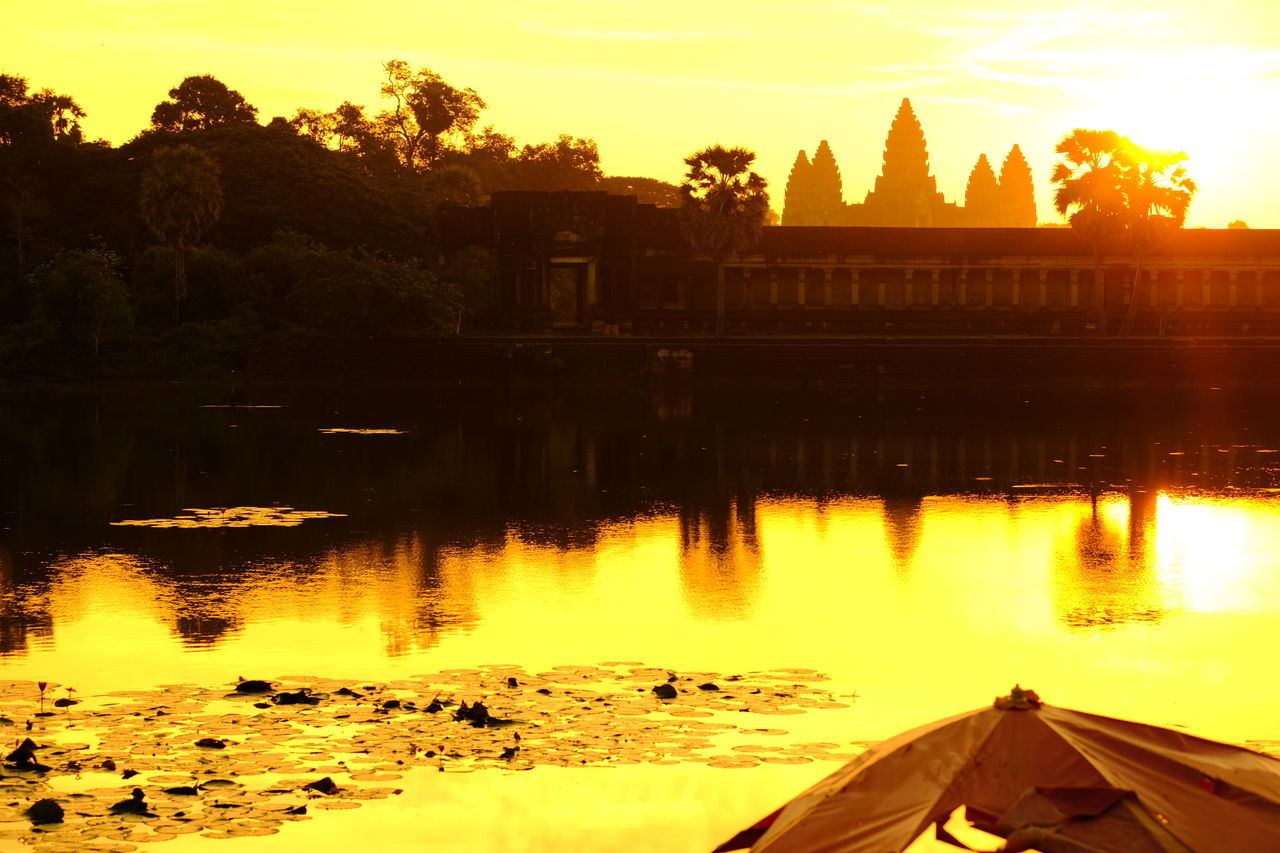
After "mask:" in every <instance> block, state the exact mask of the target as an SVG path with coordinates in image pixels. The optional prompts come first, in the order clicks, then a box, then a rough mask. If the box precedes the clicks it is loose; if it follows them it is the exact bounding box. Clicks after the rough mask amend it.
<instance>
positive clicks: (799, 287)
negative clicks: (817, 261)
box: [796, 267, 808, 308]
mask: <svg viewBox="0 0 1280 853" xmlns="http://www.w3.org/2000/svg"><path fill="white" fill-rule="evenodd" d="M806 272H808V270H806V269H805V268H804V267H800V269H798V270H796V304H797V305H799V306H800V307H801V308H804V307H805V304H806V300H805V298H804V297H805V280H804V274H805V273H806Z"/></svg>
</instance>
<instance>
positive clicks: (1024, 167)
mask: <svg viewBox="0 0 1280 853" xmlns="http://www.w3.org/2000/svg"><path fill="white" fill-rule="evenodd" d="M1000 194H1001V196H1003V198H1002V204H1001V207H1002V208H1003V211H1004V216H1003V217H1002V218H1003V220H1004V221H1002V222H1001V223H1000V224H1001V225H1005V226H1008V227H1010V228H1034V227H1035V226H1036V196H1035V186H1034V183H1033V182H1032V180H1031V166H1029V165H1028V164H1027V158H1026V157H1024V156H1023V155H1022V149H1021V148H1019V147H1018V146H1017V145H1015V146H1013V148H1011V149H1010V150H1009V154H1008V156H1006V157H1005V158H1004V165H1002V166H1001V167H1000Z"/></svg>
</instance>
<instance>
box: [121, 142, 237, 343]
mask: <svg viewBox="0 0 1280 853" xmlns="http://www.w3.org/2000/svg"><path fill="white" fill-rule="evenodd" d="M138 201H139V205H140V207H141V209H142V218H143V219H144V220H146V223H147V227H148V228H150V229H151V231H152V233H154V234H155V235H156V237H157V239H159V240H161V241H163V242H164V243H166V244H167V245H168V246H169V247H170V248H171V249H173V311H174V319H175V320H176V319H178V318H179V317H180V315H181V305H182V298H183V296H185V295H186V286H187V285H186V269H185V261H186V250H187V248H188V247H190V246H192V245H194V244H195V243H196V242H197V241H198V240H199V239H200V237H201V236H203V234H204V233H205V232H206V231H208V230H209V228H211V227H212V226H213V224H214V223H215V222H217V221H218V217H219V216H220V215H221V214H222V183H221V181H220V180H219V178H218V165H217V163H215V162H214V161H213V160H212V159H210V158H209V156H208V155H206V154H203V153H202V152H200V151H197V150H196V149H195V148H192V147H191V146H190V145H178V146H174V147H169V148H160V149H157V150H156V151H155V153H154V154H153V155H152V157H151V165H150V167H149V168H148V169H147V171H146V173H145V174H144V175H143V176H142V187H141V193H140V195H139V198H138Z"/></svg>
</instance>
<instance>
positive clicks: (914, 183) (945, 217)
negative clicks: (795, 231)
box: [782, 98, 1036, 228]
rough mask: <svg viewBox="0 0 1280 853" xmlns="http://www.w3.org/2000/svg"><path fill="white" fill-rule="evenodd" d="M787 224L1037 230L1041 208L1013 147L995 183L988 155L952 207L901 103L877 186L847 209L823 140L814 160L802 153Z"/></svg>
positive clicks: (906, 104)
mask: <svg viewBox="0 0 1280 853" xmlns="http://www.w3.org/2000/svg"><path fill="white" fill-rule="evenodd" d="M782 224H783V225H869V226H890V227H916V228H920V227H931V228H939V227H969V228H1033V227H1035V224H1036V203H1035V194H1034V190H1033V188H1032V182H1031V168H1030V166H1028V165H1027V159H1026V157H1024V156H1023V154H1022V150H1021V149H1020V148H1019V147H1018V146H1017V145H1015V146H1013V148H1012V150H1010V151H1009V154H1008V156H1006V157H1005V160H1004V164H1003V165H1002V167H1001V169H1000V176H999V177H998V178H997V177H996V174H995V171H994V170H993V169H992V167H991V164H990V163H989V162H988V160H987V155H985V154H983V155H981V156H979V157H978V162H977V164H976V165H975V166H974V167H973V172H972V174H970V176H969V186H968V189H967V190H966V192H965V203H964V206H963V207H961V206H959V205H957V204H954V203H953V202H949V201H947V200H946V199H945V198H943V196H942V193H940V192H938V187H937V181H936V180H935V179H934V176H933V174H932V173H931V172H930V171H929V151H928V147H927V145H926V144H925V138H924V130H923V129H922V128H921V127H920V122H919V120H918V119H917V118H916V115H915V112H914V111H912V109H911V101H910V100H908V99H906V98H904V99H903V101H902V106H901V107H899V108H898V114H897V116H895V117H894V119H893V124H892V125H891V126H890V127H889V135H888V138H887V139H886V140H885V145H884V164H883V165H882V167H881V170H880V174H879V175H878V176H877V177H876V183H875V187H874V188H873V189H872V190H871V191H870V192H868V193H867V196H866V198H865V199H864V200H863V202H862V203H861V204H845V203H844V196H843V192H842V187H841V180H840V167H839V166H838V165H837V164H836V159H835V156H834V155H832V153H831V147H830V145H828V144H827V141H826V140H825V139H824V140H822V142H820V143H819V144H818V149H817V151H815V152H814V155H813V160H812V161H810V160H809V158H808V156H807V155H806V154H805V152H804V151H801V152H800V153H799V154H797V155H796V161H795V165H793V166H792V167H791V175H790V177H789V179H788V180H787V191H786V203H785V206H784V208H783V213H782Z"/></svg>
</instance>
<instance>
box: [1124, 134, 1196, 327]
mask: <svg viewBox="0 0 1280 853" xmlns="http://www.w3.org/2000/svg"><path fill="white" fill-rule="evenodd" d="M1186 159H1187V155H1186V154H1185V153H1183V152H1181V151H1156V150H1153V149H1150V148H1143V147H1142V146H1139V145H1135V144H1133V143H1132V142H1130V141H1129V140H1125V145H1124V149H1123V155H1122V156H1121V158H1120V164H1121V167H1122V170H1123V174H1124V190H1125V212H1126V217H1125V219H1126V222H1125V226H1126V228H1127V230H1128V232H1129V239H1130V242H1131V244H1132V246H1133V257H1134V269H1133V284H1132V285H1131V286H1130V288H1129V305H1128V307H1127V308H1126V310H1125V315H1124V322H1123V323H1122V324H1121V326H1120V333H1121V334H1125V333H1126V332H1128V331H1129V327H1130V326H1131V325H1132V323H1133V317H1134V315H1135V313H1136V312H1137V307H1138V296H1139V286H1140V285H1141V283H1142V273H1143V268H1142V265H1143V261H1144V260H1145V258H1146V255H1147V253H1148V252H1149V251H1150V250H1151V249H1152V247H1153V246H1155V245H1157V244H1158V243H1159V242H1160V241H1161V240H1162V239H1164V238H1165V237H1166V236H1167V235H1168V233H1169V232H1170V231H1173V230H1174V229H1177V228H1181V227H1182V224H1183V222H1185V221H1186V218H1187V208H1188V207H1190V205H1191V197H1192V196H1193V195H1195V192H1196V183H1195V181H1193V180H1191V178H1190V177H1188V175H1187V169H1186V167H1185V166H1184V165H1182V164H1183V163H1184V162H1185V161H1186Z"/></svg>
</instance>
